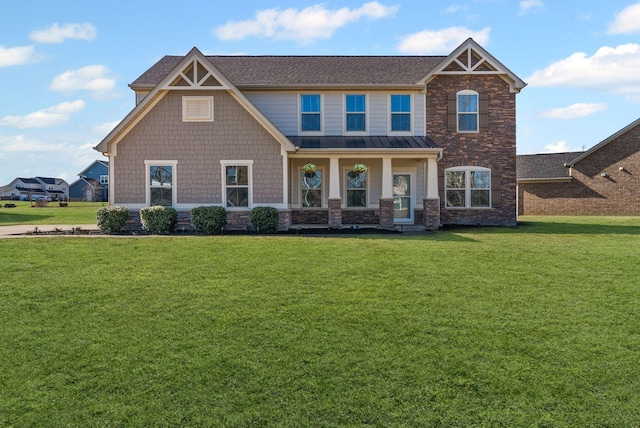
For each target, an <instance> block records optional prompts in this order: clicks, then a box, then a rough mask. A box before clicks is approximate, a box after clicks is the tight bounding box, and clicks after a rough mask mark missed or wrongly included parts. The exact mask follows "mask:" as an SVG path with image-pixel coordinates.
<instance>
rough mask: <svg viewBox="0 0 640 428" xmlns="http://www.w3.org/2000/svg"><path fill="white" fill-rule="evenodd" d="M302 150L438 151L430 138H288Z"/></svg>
mask: <svg viewBox="0 0 640 428" xmlns="http://www.w3.org/2000/svg"><path fill="white" fill-rule="evenodd" d="M287 138H289V140H291V142H292V143H293V144H294V145H296V146H297V147H300V148H301V149H438V148H439V147H438V145H437V144H436V143H434V142H433V140H431V139H430V138H428V137H413V136H406V137H405V136H390V137H387V136H379V137H378V136H376V137H357V136H353V137H352V136H349V137H341V136H331V137H324V136H320V137H307V136H304V137H300V136H291V137H287Z"/></svg>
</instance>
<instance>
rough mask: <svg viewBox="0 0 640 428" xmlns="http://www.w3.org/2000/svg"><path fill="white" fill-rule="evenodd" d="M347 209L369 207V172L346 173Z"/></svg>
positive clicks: (350, 171) (349, 171)
mask: <svg viewBox="0 0 640 428" xmlns="http://www.w3.org/2000/svg"><path fill="white" fill-rule="evenodd" d="M345 173H346V174H345V186H346V192H345V195H346V198H347V201H346V206H347V208H366V207H367V172H361V173H357V172H355V171H352V170H348V171H345Z"/></svg>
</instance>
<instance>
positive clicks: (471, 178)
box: [444, 166, 491, 208]
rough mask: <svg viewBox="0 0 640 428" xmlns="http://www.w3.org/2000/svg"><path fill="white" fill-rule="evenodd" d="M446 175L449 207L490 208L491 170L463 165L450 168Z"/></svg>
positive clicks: (446, 192) (446, 197)
mask: <svg viewBox="0 0 640 428" xmlns="http://www.w3.org/2000/svg"><path fill="white" fill-rule="evenodd" d="M444 175H445V200H446V205H447V208H488V207H490V206H491V170H490V169H487V168H481V167H470V166H462V167H455V168H448V169H446V170H445V172H444Z"/></svg>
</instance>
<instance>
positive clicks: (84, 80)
mask: <svg viewBox="0 0 640 428" xmlns="http://www.w3.org/2000/svg"><path fill="white" fill-rule="evenodd" d="M108 75H109V69H108V68H107V67H105V66H104V65H88V66H86V67H82V68H79V69H77V70H69V71H65V72H64V73H62V74H60V75H58V76H56V77H54V79H53V82H51V85H50V86H49V89H52V90H54V91H61V92H69V93H70V92H74V91H80V90H86V91H90V92H91V93H92V94H93V95H94V96H95V97H96V98H100V99H104V98H110V97H113V96H115V93H114V90H115V86H116V80H115V79H113V78H111V77H109V76H108Z"/></svg>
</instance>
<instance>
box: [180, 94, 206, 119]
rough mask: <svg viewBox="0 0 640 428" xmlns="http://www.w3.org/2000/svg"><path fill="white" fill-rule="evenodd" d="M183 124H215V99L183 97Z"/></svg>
mask: <svg viewBox="0 0 640 428" xmlns="http://www.w3.org/2000/svg"><path fill="white" fill-rule="evenodd" d="M182 121H183V122H213V97H182Z"/></svg>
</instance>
